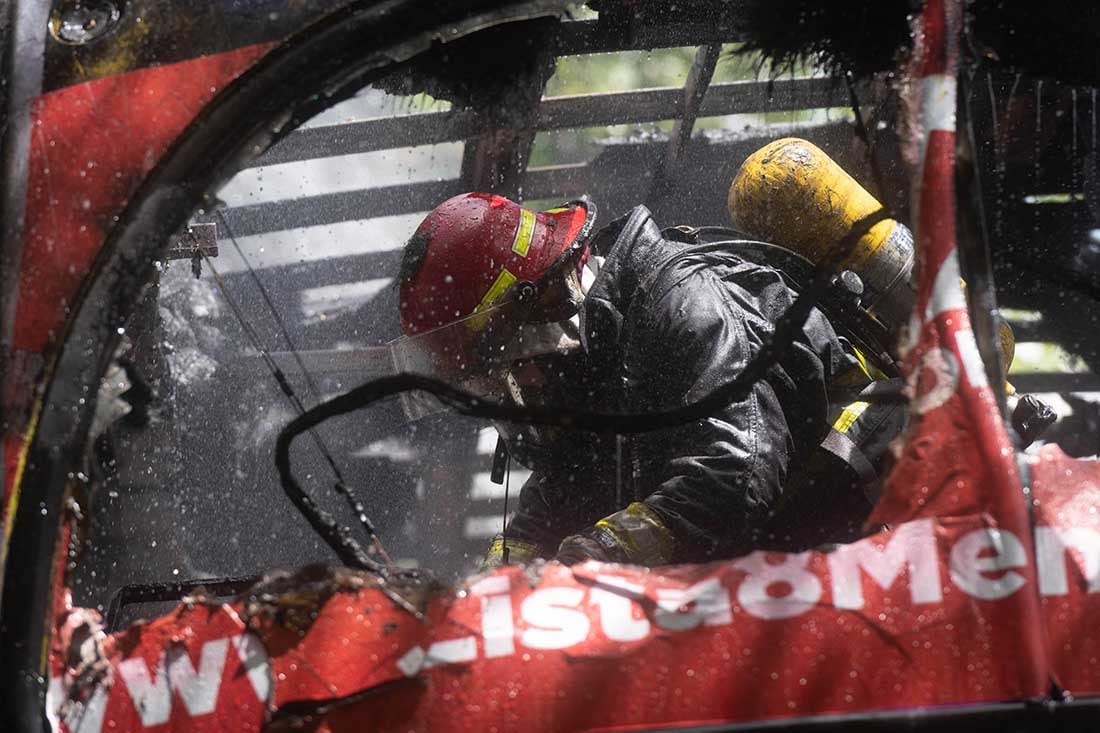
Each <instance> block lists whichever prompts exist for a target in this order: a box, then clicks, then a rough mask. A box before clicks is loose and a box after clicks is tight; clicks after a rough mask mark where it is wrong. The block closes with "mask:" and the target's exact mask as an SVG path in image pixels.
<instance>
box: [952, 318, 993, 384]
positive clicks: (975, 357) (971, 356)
mask: <svg viewBox="0 0 1100 733" xmlns="http://www.w3.org/2000/svg"><path fill="white" fill-rule="evenodd" d="M955 346H957V347H958V349H959V356H960V357H961V359H962V365H963V373H964V374H966V381H967V382H969V383H970V386H971V387H988V386H989V379H988V378H987V377H986V376H985V362H984V361H982V355H981V352H979V351H978V342H977V341H975V340H974V332H973V331H971V330H970V329H969V328H967V329H960V330H958V331H956V332H955Z"/></svg>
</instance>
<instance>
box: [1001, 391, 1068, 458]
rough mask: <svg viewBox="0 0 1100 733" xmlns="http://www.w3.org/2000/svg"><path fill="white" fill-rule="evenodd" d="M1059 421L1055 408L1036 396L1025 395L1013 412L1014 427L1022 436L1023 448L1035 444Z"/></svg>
mask: <svg viewBox="0 0 1100 733" xmlns="http://www.w3.org/2000/svg"><path fill="white" fill-rule="evenodd" d="M1057 420H1058V413H1056V412H1055V411H1054V408H1053V407H1051V406H1050V405H1048V404H1047V403H1045V402H1043V401H1042V400H1040V399H1039V398H1038V397H1036V396H1035V395H1024V396H1023V397H1021V398H1020V401H1019V402H1017V403H1016V408H1015V409H1014V410H1013V411H1012V427H1014V428H1015V429H1016V433H1017V435H1019V436H1020V441H1021V446H1020V447H1021V448H1026V447H1028V446H1029V445H1031V444H1032V443H1033V442H1035V441H1036V440H1037V439H1038V438H1039V436H1041V435H1042V434H1043V433H1044V432H1045V431H1046V429H1047V428H1049V427H1050V426H1051V425H1053V424H1054V423H1055V422H1057Z"/></svg>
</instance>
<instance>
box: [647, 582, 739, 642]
mask: <svg viewBox="0 0 1100 733" xmlns="http://www.w3.org/2000/svg"><path fill="white" fill-rule="evenodd" d="M653 620H654V621H656V622H657V625H658V626H660V627H661V628H665V629H668V630H670V631H683V630H685V629H693V628H695V627H696V626H698V625H699V623H700V622H702V623H703V625H705V626H719V625H721V624H728V623H730V622H732V621H733V611H732V609H731V608H730V594H729V591H728V590H727V589H726V587H725V586H724V585H722V584H721V583H720V582H719V581H718V578H711V579H710V580H704V581H703V582H701V583H696V584H695V585H693V586H691V587H690V588H659V589H657V608H656V609H654V611H653Z"/></svg>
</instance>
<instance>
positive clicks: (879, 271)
mask: <svg viewBox="0 0 1100 733" xmlns="http://www.w3.org/2000/svg"><path fill="white" fill-rule="evenodd" d="M728 204H729V211H730V216H731V217H732V218H733V224H734V226H735V227H737V228H738V229H739V230H741V231H742V232H744V233H746V234H748V235H750V236H752V237H756V238H757V239H760V240H763V241H766V242H771V243H773V244H778V245H781V246H783V247H786V248H788V249H791V250H794V251H795V252H797V253H799V254H801V255H802V256H803V257H805V258H806V259H808V260H810V261H811V262H813V263H815V264H817V263H820V262H821V261H822V260H824V259H826V258H827V257H828V255H829V254H830V253H831V251H832V249H833V248H834V247H836V246H837V245H838V244H839V243H840V240H841V239H843V238H844V235H846V234H847V233H848V232H849V230H850V229H851V227H852V224H853V223H854V222H856V221H858V220H860V219H862V218H863V217H865V216H867V215H868V214H872V213H874V212H875V211H878V210H879V209H880V208H881V204H879V202H878V201H876V200H875V197H874V196H872V195H871V194H870V193H868V192H867V191H866V190H865V189H864V188H863V187H862V186H860V185H859V183H857V182H856V180H855V179H854V178H852V177H851V176H850V175H848V173H847V172H846V171H845V170H844V169H843V168H841V167H840V166H839V165H837V164H836V162H835V161H834V160H833V159H832V158H830V157H829V156H828V155H826V154H825V152H824V151H822V150H821V149H820V148H819V147H817V146H816V145H814V144H813V143H810V142H807V141H806V140H801V139H799V138H793V137H789V138H784V139H782V140H776V141H775V142H772V143H769V144H767V145H765V146H764V147H762V148H760V150H757V151H756V152H755V153H753V154H752V155H750V156H749V157H748V158H747V159H746V160H745V162H744V163H742V164H741V168H740V170H738V172H737V175H736V176H734V179H733V183H732V184H730V191H729V199H728ZM841 269H844V270H851V271H852V272H854V273H856V274H857V275H859V277H860V279H861V280H862V281H863V287H864V295H863V299H862V305H863V307H864V308H866V309H867V310H868V311H869V312H870V313H871V314H872V315H874V316H875V317H876V318H878V319H879V320H880V321H882V322H883V323H884V324H885V325H886V326H887V328H889V329H890V331H891V332H894V333H896V332H897V329H898V328H899V327H900V326H901V325H902V324H904V323H906V322H907V321H908V320H909V314H910V312H911V311H912V308H913V300H914V297H915V294H914V287H913V284H912V282H911V277H910V275H911V273H912V270H913V235H912V234H911V233H910V232H909V230H908V229H907V228H906V227H905V225H903V224H901V223H900V222H898V221H895V220H893V219H887V220H885V221H881V222H879V223H878V224H876V225H875V226H874V227H872V228H871V230H870V231H869V232H867V234H865V235H864V236H863V238H862V239H860V240H859V242H858V243H857V244H856V246H855V247H854V248H853V250H852V252H851V254H849V255H848V257H846V258H845V259H844V261H843V262H842V263H841Z"/></svg>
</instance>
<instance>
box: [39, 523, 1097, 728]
mask: <svg viewBox="0 0 1100 733" xmlns="http://www.w3.org/2000/svg"><path fill="white" fill-rule="evenodd" d="M885 539H886V542H885V543H879V544H875V543H873V542H872V541H871V540H863V541H860V542H857V543H853V544H850V545H846V546H844V547H841V548H839V549H837V550H835V551H833V552H832V553H830V554H828V555H827V556H826V558H825V561H826V563H827V567H828V580H827V581H826V578H825V576H823V575H819V572H820V571H819V570H816V569H811V567H810V558H811V557H814V554H813V553H800V554H786V555H784V554H780V553H768V554H765V553H762V552H755V553H752V554H751V555H748V556H746V557H743V558H739V559H737V560H734V561H732V562H731V563H730V564H729V565H727V566H725V569H724V572H723V571H721V570H720V571H719V575H717V576H712V577H708V578H707V579H705V580H703V581H701V582H698V583H696V584H694V585H692V586H690V587H687V588H683V587H680V588H662V587H654V585H650V584H649V583H646V584H645V585H643V584H641V583H636V582H630V581H628V580H626V579H624V578H622V577H619V576H616V575H612V574H610V573H608V574H601V575H598V576H596V582H595V584H594V585H593V586H592V587H591V588H590V589H589V590H587V591H586V590H585V589H584V588H579V587H568V586H566V587H548V588H540V589H538V590H535V591H533V592H531V593H530V594H529V595H528V596H527V597H526V598H525V599H524V600H523V602H522V603H521V604H520V607H519V618H520V619H521V622H522V623H521V624H520V626H519V627H518V628H517V626H516V623H515V621H514V620H513V605H512V604H513V602H514V600H515V599H514V598H513V595H512V594H513V592H514V589H513V588H511V586H510V579H509V578H508V577H506V576H490V577H488V578H483V579H482V580H480V581H479V582H478V583H476V584H474V585H473V586H472V587H471V589H470V590H471V594H472V595H473V596H476V597H479V600H480V603H481V613H482V619H481V634H480V635H481V637H482V649H483V652H482V657H483V658H486V659H492V658H503V657H511V656H513V655H514V654H515V653H516V646H517V643H516V641H517V635H518V639H519V642H520V643H521V644H523V645H524V646H526V647H528V648H532V649H547V650H554V649H567V648H569V647H572V646H575V645H577V644H580V643H582V642H584V641H585V640H586V639H588V637H589V634H590V632H592V630H593V629H592V624H591V622H590V621H589V614H591V613H596V614H598V618H599V622H598V625H599V630H600V631H601V632H602V636H603V637H604V638H606V639H607V640H608V641H610V642H619V643H622V642H638V641H644V640H645V639H648V638H652V637H653V636H654V635H655V634H657V633H661V630H665V631H669V632H680V631H687V630H690V629H696V628H700V627H707V626H711V627H713V626H721V625H726V624H731V623H733V622H734V617H733V605H732V598H731V595H732V594H733V593H736V599H737V601H738V604H739V606H740V608H742V609H744V612H745V613H746V614H748V615H750V616H754V617H757V618H761V619H766V620H772V619H785V618H791V617H795V616H798V615H800V614H803V613H805V612H807V611H809V610H811V609H813V608H820V609H822V610H824V611H826V612H827V611H829V610H830V608H835V609H838V610H840V611H842V612H847V611H851V610H859V609H862V608H864V607H865V606H866V603H867V601H866V598H865V597H864V592H863V589H864V586H865V576H866V577H867V578H870V580H871V581H873V582H874V583H876V584H878V586H879V587H881V588H883V589H890V588H893V587H894V586H898V584H899V583H902V584H907V585H908V589H907V591H906V588H905V586H904V585H902V586H899V588H898V590H899V592H900V593H905V592H908V595H909V598H910V599H911V601H912V603H913V604H929V603H942V602H943V593H942V579H941V577H940V576H941V571H940V563H941V562H942V560H943V558H942V555H941V554H940V547H941V545H940V544H939V543H938V542H937V538H936V524H935V520H932V519H921V520H917V521H913V522H908V523H906V524H902V525H899V526H898V527H897V528H896V529H895V530H894V531H893V532H892V533H891V534H890V535H887V536H886V537H885ZM1035 545H1036V558H1037V563H1038V576H1039V589H1040V592H1041V593H1042V594H1043V595H1044V596H1058V595H1066V594H1067V593H1069V592H1070V585H1069V580H1068V577H1067V576H1068V572H1067V563H1069V562H1076V563H1077V564H1076V566H1075V567H1078V568H1080V572H1081V574H1082V575H1083V576H1084V579H1085V580H1086V582H1087V584H1088V585H1087V592H1089V593H1098V592H1100V531H1097V530H1094V529H1086V528H1073V527H1067V528H1054V527H1047V526H1041V527H1037V528H1036V530H1035ZM948 552H949V557H948V558H947V560H948V565H949V571H950V578H951V582H953V583H954V584H955V585H956V586H957V587H958V588H959V589H960V590H961V591H962V592H963V593H965V594H967V595H969V596H972V597H974V598H978V599H981V600H985V601H997V600H1000V599H1002V598H1006V597H1008V596H1010V595H1012V594H1013V593H1015V592H1017V591H1019V590H1020V589H1021V588H1022V587H1023V586H1024V584H1025V582H1026V580H1025V576H1024V575H1023V574H1022V573H1019V572H1015V569H1017V568H1022V567H1024V566H1025V565H1026V562H1027V555H1026V552H1025V550H1024V547H1023V545H1022V543H1021V542H1020V540H1019V538H1018V537H1017V536H1015V535H1014V534H1012V533H1011V532H1008V531H1005V530H998V529H992V528H981V529H975V530H972V531H969V532H967V533H965V534H963V535H962V536H961V537H959V538H958V539H957V540H956V541H955V543H954V545H953V546H952V547H951V548H950V550H949V551H948ZM1071 552H1072V553H1073V557H1070V553H1071ZM769 557H771V558H773V559H774V562H769V561H768V558H769ZM731 571H732V572H731ZM741 573H744V576H743V577H741ZM650 577H657V576H650ZM723 581H725V582H727V583H729V584H730V585H725V584H723ZM825 582H829V583H831V586H830V587H831V593H832V604H830V605H829V606H826V607H822V606H819V605H818V604H819V602H820V600H821V598H822V595H823V593H824V590H823V585H824V583H825ZM734 584H736V585H734ZM1074 590H1085V589H1083V588H1082V589H1076V588H1075V589H1074ZM647 596H648V597H649V598H653V599H654V600H655V605H654V607H652V608H651V610H650V615H649V617H648V618H647V617H646V616H645V615H644V614H643V613H642V609H643V608H646V605H645V601H646V599H647ZM230 645H232V647H233V649H234V651H235V652H236V656H237V657H238V658H239V659H240V662H241V672H243V673H244V674H246V675H247V676H248V679H249V682H250V684H251V686H252V689H253V691H254V692H255V693H256V696H257V698H258V699H260V700H261V701H266V700H268V699H269V698H270V697H271V696H272V691H273V687H272V685H273V683H272V680H271V664H270V661H269V659H268V657H267V653H266V650H265V649H264V647H263V643H262V642H261V640H260V639H259V638H258V637H257V636H255V635H254V634H251V633H245V634H241V635H238V636H233V637H227V638H223V639H217V640H213V641H208V642H206V643H205V644H203V645H202V647H201V648H200V650H199V658H198V660H197V667H198V668H197V670H196V666H195V664H194V663H193V662H192V660H191V658H190V657H189V656H188V654H187V652H186V651H185V649H184V648H183V647H180V646H174V647H171V648H169V649H168V650H167V652H166V653H164V654H163V655H162V656H161V658H160V659H159V660H158V662H157V664H156V665H155V669H153V670H152V672H150V669H149V667H148V665H146V663H145V661H144V660H143V659H141V658H131V659H126V660H124V661H122V662H121V663H120V664H119V666H118V670H117V675H116V676H115V680H116V682H117V681H118V680H119V679H121V681H122V683H124V686H125V688H126V690H127V692H126V693H121V692H120V693H119V694H122V695H126V694H129V696H130V699H131V700H132V701H133V704H134V707H135V709H136V710H137V713H138V715H139V716H140V719H141V722H142V724H143V725H144V726H156V725H163V724H164V723H166V722H168V721H169V720H170V719H171V718H172V714H173V713H175V715H176V717H183V716H185V715H186V716H191V717H196V716H201V715H206V714H210V713H213V712H215V710H216V709H217V705H218V703H219V702H221V703H222V704H223V705H228V700H226V701H222V700H220V699H219V695H220V692H221V682H222V678H223V677H225V676H226V674H225V664H226V659H227V658H228V656H229V654H230V652H229V646H230ZM478 657H479V653H478V640H477V636H475V635H470V636H465V637H461V638H457V639H446V640H442V641H435V642H433V643H431V644H430V645H429V646H427V651H425V650H424V649H423V648H422V647H420V646H414V647H412V648H411V649H410V650H408V651H407V652H406V653H405V654H404V655H402V656H401V657H400V658H399V659H398V660H397V662H396V664H397V667H398V669H400V670H401V672H403V673H404V674H406V675H408V676H410V677H411V676H415V675H417V674H419V673H420V672H422V671H423V670H426V669H430V668H432V667H436V666H444V665H450V664H460V663H468V662H472V661H475V660H476V659H478ZM228 677H229V679H230V680H232V679H235V678H238V677H239V673H234V674H230V675H228ZM111 689H112V687H111V685H110V683H109V682H107V683H104V684H101V685H99V686H97V687H96V689H95V690H93V691H92V694H91V696H90V697H88V698H87V701H86V702H85V703H84V704H83V706H81V705H80V704H79V703H69V706H68V707H66V708H65V713H64V715H62V712H61V711H62V703H63V702H65V700H66V698H67V690H66V689H65V687H64V685H63V682H62V680H61V679H60V678H54V679H51V680H50V686H49V690H48V694H47V700H46V713H47V716H48V718H49V721H50V724H51V726H52V727H53V729H54V730H55V731H59V730H62V729H64V730H67V731H68V732H69V733H101V731H102V727H103V723H104V714H105V712H106V709H107V700H108V694H109V692H110V690H111ZM113 689H118V686H117V685H116V686H115V687H114V688H113ZM177 695H178V699H179V700H180V701H181V702H182V705H181V706H176V708H175V709H173V701H174V699H175V698H176V696H177ZM234 704H237V703H236V701H234ZM222 712H223V713H227V712H228V711H227V710H223V711H222Z"/></svg>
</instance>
